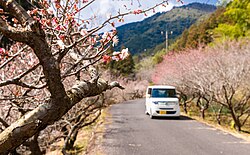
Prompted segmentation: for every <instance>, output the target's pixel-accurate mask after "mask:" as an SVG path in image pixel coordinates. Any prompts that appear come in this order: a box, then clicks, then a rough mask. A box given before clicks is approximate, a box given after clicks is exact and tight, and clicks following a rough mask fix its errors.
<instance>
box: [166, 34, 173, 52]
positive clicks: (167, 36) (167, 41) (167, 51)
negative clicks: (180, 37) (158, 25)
mask: <svg viewBox="0 0 250 155" xmlns="http://www.w3.org/2000/svg"><path fill="white" fill-rule="evenodd" d="M172 34H173V31H170V35H172ZM166 53H168V30H166Z"/></svg>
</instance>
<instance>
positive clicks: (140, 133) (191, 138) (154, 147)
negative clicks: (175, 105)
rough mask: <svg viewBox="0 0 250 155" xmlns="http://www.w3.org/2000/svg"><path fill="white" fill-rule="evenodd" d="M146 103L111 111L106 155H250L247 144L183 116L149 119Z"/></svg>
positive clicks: (128, 104)
mask: <svg viewBox="0 0 250 155" xmlns="http://www.w3.org/2000/svg"><path fill="white" fill-rule="evenodd" d="M144 102H145V100H144V99H142V100H135V101H128V102H124V103H121V104H117V105H113V106H112V107H111V108H110V113H111V115H112V116H111V117H109V118H108V120H109V121H110V123H109V124H108V125H106V133H105V135H104V139H103V144H102V148H103V150H104V152H103V153H104V154H106V155H222V154H223V155H250V143H249V142H247V141H244V140H242V139H239V138H236V137H234V136H232V135H231V134H228V133H225V132H223V131H220V130H218V129H215V128H212V127H210V126H207V125H205V124H203V123H199V122H197V121H195V120H192V119H189V118H187V117H184V116H182V117H181V118H180V119H179V120H178V119H174V118H168V119H163V118H161V119H150V118H149V116H147V115H145V114H144V110H145V109H144Z"/></svg>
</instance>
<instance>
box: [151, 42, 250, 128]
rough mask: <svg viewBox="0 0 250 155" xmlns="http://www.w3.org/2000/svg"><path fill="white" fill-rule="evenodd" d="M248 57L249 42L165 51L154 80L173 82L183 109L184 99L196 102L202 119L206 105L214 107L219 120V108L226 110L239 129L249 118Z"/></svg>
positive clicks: (185, 102)
mask: <svg viewBox="0 0 250 155" xmlns="http://www.w3.org/2000/svg"><path fill="white" fill-rule="evenodd" d="M249 57H250V46H249V41H246V42H238V43H237V42H227V43H224V44H223V45H217V46H215V47H213V48H207V49H206V50H205V51H200V50H192V51H190V52H184V53H181V54H168V55H167V56H166V57H165V59H164V62H163V63H162V64H160V65H159V66H158V67H157V68H156V72H157V73H156V74H155V76H158V77H157V78H156V77H153V79H154V82H155V83H159V82H160V83H164V84H170V85H173V84H174V85H175V86H176V87H177V89H178V90H179V92H180V96H181V98H182V100H183V102H184V108H185V109H187V101H188V103H191V102H192V103H196V105H197V107H199V109H200V113H201V116H202V117H203V118H204V117H205V111H206V110H207V109H208V108H209V107H211V108H213V107H215V106H216V107H218V108H216V109H215V111H214V112H215V113H216V119H217V120H218V123H220V116H221V110H222V108H225V109H228V111H229V113H230V115H231V118H232V120H233V122H234V126H235V129H236V130H238V131H241V127H242V126H244V124H245V123H246V122H247V120H248V119H249V117H250V82H249V81H250V61H249V60H248V59H249ZM218 105H219V106H218ZM186 111H187V110H186Z"/></svg>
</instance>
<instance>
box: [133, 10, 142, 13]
mask: <svg viewBox="0 0 250 155" xmlns="http://www.w3.org/2000/svg"><path fill="white" fill-rule="evenodd" d="M133 13H134V14H140V13H142V10H140V9H138V10H134V11H133Z"/></svg>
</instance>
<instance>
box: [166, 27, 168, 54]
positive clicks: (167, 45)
mask: <svg viewBox="0 0 250 155" xmlns="http://www.w3.org/2000/svg"><path fill="white" fill-rule="evenodd" d="M166 53H168V30H166Z"/></svg>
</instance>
